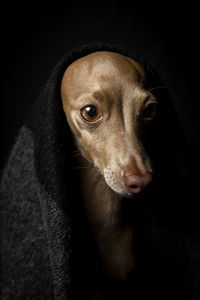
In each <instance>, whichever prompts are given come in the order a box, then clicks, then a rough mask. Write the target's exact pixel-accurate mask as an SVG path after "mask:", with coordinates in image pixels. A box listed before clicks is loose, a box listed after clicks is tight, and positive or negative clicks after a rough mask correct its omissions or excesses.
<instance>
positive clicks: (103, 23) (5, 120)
mask: <svg viewBox="0 0 200 300" xmlns="http://www.w3.org/2000/svg"><path fill="white" fill-rule="evenodd" d="M27 3H28V6H26V5H25V4H23V5H20V4H15V5H13V4H11V3H8V4H7V5H6V6H4V8H2V10H1V32H2V34H1V48H2V50H3V54H2V56H1V70H2V75H3V76H2V81H1V83H2V88H1V92H2V95H1V108H2V110H1V131H2V135H1V142H2V146H1V150H2V156H1V162H0V166H2V165H3V164H4V163H5V161H6V158H7V155H8V153H9V151H10V148H11V145H12V144H13V142H14V141H15V137H16V135H17V133H18V130H19V128H20V126H21V125H22V124H23V120H24V118H25V117H26V115H27V113H28V111H29V109H30V106H31V104H32V103H33V101H34V99H35V98H36V96H37V95H38V93H39V92H40V90H41V88H42V87H43V85H44V84H45V82H46V80H47V79H48V77H49V75H50V72H51V69H52V68H53V67H54V65H55V64H56V62H57V61H58V60H59V58H60V57H61V56H63V55H64V54H65V53H66V52H68V51H70V50H72V49H73V48H74V47H77V46H80V45H83V44H88V43H94V42H104V43H114V44H117V45H122V46H124V47H128V48H131V49H135V50H137V51H138V52H139V53H141V54H142V55H143V56H144V57H145V58H146V59H147V60H149V61H150V62H151V63H152V64H153V65H154V66H155V68H156V69H157V70H158V72H159V73H160V74H161V77H162V78H163V80H164V81H165V83H166V84H167V86H168V87H169V91H170V93H171V96H172V99H173V102H174V105H175V107H176V109H177V111H178V114H179V116H180V119H181V122H182V124H183V126H184V129H185V132H186V135H187V138H188V141H189V143H190V146H191V149H192V153H193V155H194V157H195V161H196V163H197V158H198V130H197V125H198V109H197V108H198V102H199V52H198V49H197V45H198V40H199V28H198V27H199V16H198V9H197V7H194V6H192V5H191V4H190V6H188V4H183V3H181V5H177V6H175V1H174V3H170V2H167V3H165V2H160V4H156V5H155V4H154V5H153V4H152V3H151V1H148V4H147V3H145V2H140V4H138V3H137V2H134V1H130V2H128V1H127V2H126V1H123V2H117V1H108V2H106V3H104V2H101V3H100V2H98V1H96V2H95V1H93V2H87V4H86V3H84V2H83V1H82V2H80V3H79V2H75V1H71V2H70V3H67V2H66V4H65V5H64V6H63V5H61V4H60V5H59V4H57V3H56V2H55V1H54V2H53V4H50V3H49V4H48V5H46V6H45V7H40V6H36V4H34V3H32V4H31V2H27ZM169 122H170V116H169ZM169 135H170V132H169Z"/></svg>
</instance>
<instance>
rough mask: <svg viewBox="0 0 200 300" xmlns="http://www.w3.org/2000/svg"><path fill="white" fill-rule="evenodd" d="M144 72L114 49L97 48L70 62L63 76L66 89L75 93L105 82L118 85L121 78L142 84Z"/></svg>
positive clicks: (102, 85) (68, 92)
mask: <svg viewBox="0 0 200 300" xmlns="http://www.w3.org/2000/svg"><path fill="white" fill-rule="evenodd" d="M145 79H146V74H145V71H144V69H143V67H142V66H141V65H139V64H138V63H137V62H136V61H134V60H133V59H131V58H129V57H126V56H123V55H121V54H118V53H115V52H107V51H98V52H94V53H91V54H89V55H87V56H84V57H82V58H80V59H78V60H76V61H75V62H73V63H72V64H71V65H70V66H69V67H68V68H67V69H66V71H65V74H64V76H63V82H62V85H63V89H65V93H67V94H68V96H70V95H74V96H75V97H76V94H78V93H85V92H90V91H93V90H95V89H96V90H98V89H99V88H106V86H108V87H110V88H112V87H115V88H116V87H119V88H120V86H121V83H122V82H123V85H122V86H123V87H124V88H125V86H126V84H124V83H127V84H132V85H134V84H136V85H137V86H142V85H143V84H144V82H145Z"/></svg>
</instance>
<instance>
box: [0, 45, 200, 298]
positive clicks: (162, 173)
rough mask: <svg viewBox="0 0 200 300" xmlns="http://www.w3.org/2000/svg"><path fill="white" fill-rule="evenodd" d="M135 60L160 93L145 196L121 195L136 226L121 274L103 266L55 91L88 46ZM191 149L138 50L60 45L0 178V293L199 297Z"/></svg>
mask: <svg viewBox="0 0 200 300" xmlns="http://www.w3.org/2000/svg"><path fill="white" fill-rule="evenodd" d="M98 50H107V51H114V52H118V53H121V54H124V55H127V56H130V57H132V58H133V59H135V60H136V61H138V62H139V63H140V64H141V65H142V66H143V67H144V69H145V70H146V72H147V77H148V81H147V85H148V88H149V89H151V90H152V92H153V93H155V96H156V97H157V98H160V99H161V100H162V101H160V103H161V105H160V108H159V115H160V117H158V120H157V121H156V123H155V125H152V128H151V131H150V132H149V141H148V143H147V150H148V152H149V154H150V157H151V158H152V160H153V161H154V164H155V170H156V173H155V180H154V184H153V185H152V187H151V189H149V190H148V191H147V192H146V193H145V194H144V195H143V196H141V197H138V198H137V199H136V201H133V199H123V201H122V209H123V210H124V214H126V215H127V218H129V219H130V222H132V223H133V226H135V231H136V238H135V245H134V250H135V253H136V261H137V264H136V268H135V270H134V271H133V272H132V274H131V275H130V278H129V279H128V280H127V282H126V283H115V282H111V281H110V280H109V279H108V278H107V277H106V275H105V274H104V273H103V270H102V269H101V266H100V263H99V260H98V255H97V253H96V249H95V246H94V244H93V241H92V239H91V237H90V233H89V230H88V228H87V226H88V225H87V222H85V219H84V214H83V210H82V202H81V195H80V194H79V188H78V184H79V182H78V175H77V171H75V170H74V165H73V164H74V162H73V152H74V150H75V146H74V143H73V138H72V136H71V132H70V129H69V126H68V124H67V121H66V118H65V114H64V111H63V109H62V102H61V96H60V86H61V80H62V76H63V74H64V71H65V70H66V68H67V66H68V65H70V64H71V63H72V62H73V61H75V60H76V59H78V58H80V57H83V56H85V55H87V54H89V53H91V52H94V51H98ZM189 160H190V159H189V153H188V150H187V145H186V141H185V136H184V132H183V130H182V128H181V126H180V122H179V121H178V117H177V114H176V113H175V111H174V109H173V105H172V102H171V101H170V99H169V94H168V92H167V89H166V88H165V87H164V85H163V82H162V81H161V79H160V78H159V76H158V75H157V73H156V72H155V71H154V69H153V68H152V67H151V66H150V64H148V63H147V62H146V61H145V60H143V59H142V58H141V57H140V56H139V55H137V54H135V53H131V52H128V51H125V50H124V49H120V48H118V47H116V46H107V45H94V46H85V47H82V48H79V49H77V50H75V51H74V52H72V53H70V54H67V55H66V56H65V57H64V58H63V59H61V61H60V62H59V63H58V64H57V65H56V66H55V68H54V70H53V71H52V74H51V76H50V78H49V80H48V82H47V84H46V86H45V87H44V89H43V90H42V92H41V94H40V96H39V97H38V99H37V100H36V102H35V103H34V105H33V108H32V110H31V111H30V114H29V116H28V117H27V119H26V120H25V122H24V126H23V127H22V128H21V130H20V132H19V135H18V137H17V139H16V143H15V145H14V147H13V149H12V152H11V154H10V156H9V158H8V162H7V165H6V166H5V168H4V170H3V172H2V178H1V191H0V196H1V211H0V213H1V216H0V222H1V227H0V228H1V299H59V300H62V299H99V300H100V299H102V300H104V299H122V298H123V299H132V297H133V299H146V298H147V297H148V298H151V297H154V299H188V300H189V299H190V300H191V299H200V238H199V227H198V225H199V222H198V218H197V213H196V214H195V212H196V207H195V199H194V198H195V197H193V195H192V193H191V181H190V172H191V171H190V170H189V167H188V161H189Z"/></svg>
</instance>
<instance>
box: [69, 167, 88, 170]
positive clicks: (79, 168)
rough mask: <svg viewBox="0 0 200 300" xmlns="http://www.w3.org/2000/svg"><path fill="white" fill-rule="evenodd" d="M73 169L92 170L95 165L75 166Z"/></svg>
mask: <svg viewBox="0 0 200 300" xmlns="http://www.w3.org/2000/svg"><path fill="white" fill-rule="evenodd" d="M73 169H78V170H81V169H89V170H92V169H93V167H74V168H73Z"/></svg>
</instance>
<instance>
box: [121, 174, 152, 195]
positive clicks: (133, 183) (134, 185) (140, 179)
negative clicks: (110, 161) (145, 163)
mask: <svg viewBox="0 0 200 300" xmlns="http://www.w3.org/2000/svg"><path fill="white" fill-rule="evenodd" d="M123 175H124V184H125V187H126V189H127V190H128V192H129V193H131V194H138V193H140V192H141V191H143V190H144V189H145V187H146V186H147V185H148V184H149V183H150V182H151V180H152V174H151V173H147V174H145V175H141V176H138V175H135V174H133V173H131V172H130V171H129V170H124V174H123Z"/></svg>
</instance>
